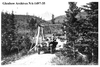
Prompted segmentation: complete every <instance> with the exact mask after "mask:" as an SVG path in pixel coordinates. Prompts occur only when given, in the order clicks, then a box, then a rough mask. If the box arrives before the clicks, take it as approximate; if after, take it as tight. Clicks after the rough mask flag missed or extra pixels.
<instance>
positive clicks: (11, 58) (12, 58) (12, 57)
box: [1, 50, 36, 65]
mask: <svg viewBox="0 0 100 67" xmlns="http://www.w3.org/2000/svg"><path fill="white" fill-rule="evenodd" d="M34 53H36V52H35V51H34V50H33V51H31V52H30V53H27V52H26V51H21V52H19V53H18V54H13V55H10V56H8V57H5V58H3V59H2V60H1V61H2V62H1V65H7V64H11V63H12V62H14V61H16V60H19V59H21V58H22V57H25V56H28V55H31V54H34Z"/></svg>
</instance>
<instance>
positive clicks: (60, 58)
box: [51, 52, 98, 65]
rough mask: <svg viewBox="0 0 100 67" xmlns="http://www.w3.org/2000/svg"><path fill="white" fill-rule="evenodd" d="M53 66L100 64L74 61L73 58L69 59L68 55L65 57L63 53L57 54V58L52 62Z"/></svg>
mask: <svg viewBox="0 0 100 67" xmlns="http://www.w3.org/2000/svg"><path fill="white" fill-rule="evenodd" d="M51 63H52V64H53V65H98V63H94V62H91V63H86V62H84V61H82V60H81V59H80V60H77V59H74V58H72V57H68V56H67V55H63V54H62V53H61V52H57V53H56V57H54V58H53V59H52V61H51Z"/></svg>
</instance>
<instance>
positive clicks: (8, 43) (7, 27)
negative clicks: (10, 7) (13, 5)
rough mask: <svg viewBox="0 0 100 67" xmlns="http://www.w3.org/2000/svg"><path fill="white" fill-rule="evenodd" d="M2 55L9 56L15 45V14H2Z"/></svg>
mask: <svg viewBox="0 0 100 67" xmlns="http://www.w3.org/2000/svg"><path fill="white" fill-rule="evenodd" d="M1 16H2V21H1V22H2V26H1V27H2V54H3V55H7V54H8V53H10V51H11V48H12V47H13V46H14V45H15V40H16V35H15V22H14V14H13V12H12V14H8V13H3V12H2V15H1Z"/></svg>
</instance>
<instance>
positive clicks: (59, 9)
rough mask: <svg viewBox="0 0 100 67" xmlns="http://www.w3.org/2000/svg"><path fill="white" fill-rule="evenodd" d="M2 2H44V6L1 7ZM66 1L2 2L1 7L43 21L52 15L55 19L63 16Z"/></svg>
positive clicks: (81, 3)
mask: <svg viewBox="0 0 100 67" xmlns="http://www.w3.org/2000/svg"><path fill="white" fill-rule="evenodd" d="M75 1H76V2H77V5H78V6H81V5H84V4H86V3H88V1H87V2H86V1H81V0H80V1H79V0H78V1H77V0H75ZM3 2H14V3H16V2H45V5H41V4H39V5H16V4H15V5H3V4H2V3H3ZM68 2H70V1H68V0H16V1H15V0H9V1H8V0H2V3H1V6H2V11H4V12H6V11H7V12H8V13H11V12H12V10H13V11H14V13H15V14H22V15H26V14H28V15H36V16H38V17H42V18H43V19H45V20H50V19H51V15H52V14H54V15H55V17H56V16H59V15H65V11H66V10H67V9H68V7H69V5H68Z"/></svg>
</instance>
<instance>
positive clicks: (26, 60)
mask: <svg viewBox="0 0 100 67" xmlns="http://www.w3.org/2000/svg"><path fill="white" fill-rule="evenodd" d="M54 57H55V54H40V55H38V54H37V53H36V54H33V55H30V56H26V57H23V58H22V59H20V60H17V61H15V62H12V63H11V64H10V65H52V63H51V60H52V58H54Z"/></svg>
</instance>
